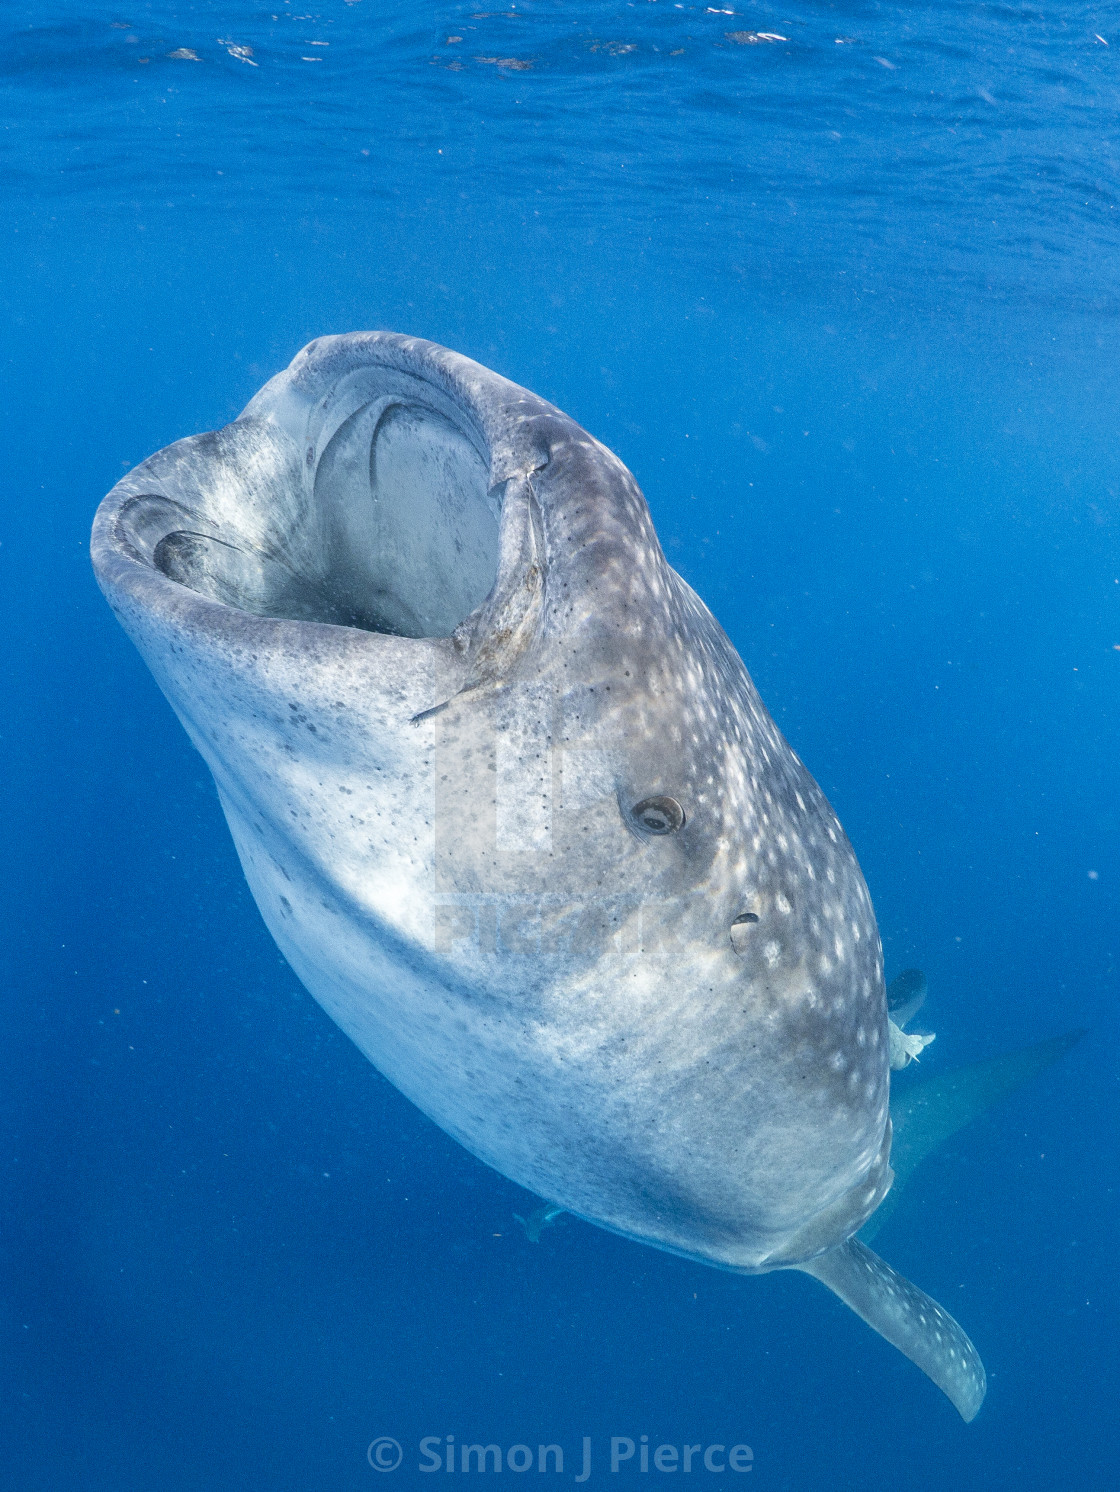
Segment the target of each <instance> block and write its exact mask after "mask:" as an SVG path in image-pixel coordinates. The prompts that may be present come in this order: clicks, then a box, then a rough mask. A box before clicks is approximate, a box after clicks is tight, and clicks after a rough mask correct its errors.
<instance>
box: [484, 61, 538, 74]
mask: <svg viewBox="0 0 1120 1492" xmlns="http://www.w3.org/2000/svg"><path fill="white" fill-rule="evenodd" d="M474 60H475V61H476V62H485V63H488V64H489V66H491V67H504V68H508V69H509V71H510V72H515V73H523V72H528V70H529V69H530V68H531V67H532V65H533V64H532V63H531V62H527V61H526V60H525V59H524V58H522V57H476V58H475V59H474Z"/></svg>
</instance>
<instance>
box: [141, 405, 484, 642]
mask: <svg viewBox="0 0 1120 1492" xmlns="http://www.w3.org/2000/svg"><path fill="white" fill-rule="evenodd" d="M310 454H311V456H312V461H311V465H312V468H313V470H314V477H313V479H312V483H311V490H310V491H306V490H304V489H303V488H302V479H301V478H300V477H299V476H298V475H297V473H296V472H295V470H294V469H293V470H292V471H291V472H290V474H289V475H288V476H287V477H286V479H285V480H286V483H287V484H288V485H292V484H294V485H295V487H296V489H298V490H293V491H292V492H290V493H287V492H286V493H285V494H284V495H283V500H280V501H277V500H273V501H272V502H271V503H270V507H269V515H268V519H269V521H268V523H267V531H266V532H262V531H261V526H260V523H259V520H258V519H257V516H256V515H255V513H254V511H253V498H252V495H251V494H249V493H246V494H245V498H244V500H243V501H244V506H243V507H241V506H232V507H231V505H230V504H229V503H228V501H227V502H225V503H224V504H223V510H222V512H221V515H220V516H221V521H220V530H221V535H222V536H221V538H218V537H217V536H216V535H215V534H214V533H212V532H211V533H209V534H207V533H204V532H198V531H194V530H193V529H192V530H187V529H186V528H185V527H184V528H182V529H178V530H177V531H176V532H174V533H169V534H167V535H166V536H165V537H164V538H163V539H162V540H161V541H160V542H159V544H158V545H157V546H156V550H155V552H154V553H153V560H154V562H155V564H156V565H157V567H158V568H159V569H160V570H162V571H163V573H164V574H165V575H167V576H168V577H169V578H170V579H172V580H176V581H178V582H179V583H180V584H181V585H186V586H189V587H190V588H191V589H192V590H195V591H198V592H199V593H200V594H202V595H204V596H208V597H210V599H212V600H215V601H221V602H223V603H224V604H225V605H227V606H235V607H237V608H239V609H240V610H242V611H247V612H251V613H253V614H255V615H257V616H274V617H286V618H288V619H291V620H296V621H317V622H329V623H333V624H335V625H336V626H344V627H357V628H361V629H363V630H365V631H368V632H384V633H389V634H391V635H393V636H397V637H415V638H421V637H449V636H451V634H452V633H453V632H454V631H455V628H456V627H457V626H458V625H459V623H460V622H462V621H463V620H464V619H465V618H466V617H468V616H469V615H470V614H471V613H472V612H473V611H475V610H476V608H477V607H478V606H480V605H481V604H482V602H483V601H484V600H485V599H486V597H487V595H489V593H490V591H491V590H492V589H493V586H494V583H495V580H496V578H497V572H498V520H499V511H498V503H497V499H496V497H495V496H493V495H491V493H490V492H489V473H488V471H487V467H486V464H485V462H484V461H483V460H482V459H481V457H480V456H479V454H478V451H477V450H476V448H475V446H474V444H473V443H472V442H471V441H470V440H469V439H468V438H467V436H466V435H465V434H464V432H463V431H462V430H460V429H458V428H457V427H456V426H455V425H454V424H453V423H452V422H451V421H450V420H449V419H448V418H446V417H445V416H444V415H442V414H439V413H437V412H436V411H435V410H433V409H430V408H428V407H426V406H424V405H421V404H419V403H402V402H391V403H389V404H388V405H386V402H385V401H384V400H383V399H381V400H376V401H372V402H370V403H367V404H365V405H363V406H362V407H361V408H359V409H358V410H356V411H355V412H354V413H353V414H351V415H350V416H349V417H348V418H347V419H346V420H345V421H343V423H342V424H341V425H340V426H339V428H338V429H337V430H335V431H334V433H333V434H332V435H331V437H330V439H329V440H328V441H327V442H326V444H325V446H324V447H323V449H322V450H321V451H320V452H318V455H317V459H315V452H314V448H312V450H311V452H310ZM199 516H200V518H204V517H205V518H209V517H210V515H208V514H207V515H204V514H200V515H199ZM217 516H218V515H217V514H215V515H214V517H217ZM207 527H210V522H209V521H202V522H199V524H198V528H199V529H204V528H207Z"/></svg>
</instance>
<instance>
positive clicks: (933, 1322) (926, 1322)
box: [796, 1238, 987, 1422]
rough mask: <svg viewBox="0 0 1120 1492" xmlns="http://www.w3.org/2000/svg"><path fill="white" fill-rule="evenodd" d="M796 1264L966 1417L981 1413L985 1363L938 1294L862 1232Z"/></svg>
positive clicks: (985, 1381) (984, 1385)
mask: <svg viewBox="0 0 1120 1492" xmlns="http://www.w3.org/2000/svg"><path fill="white" fill-rule="evenodd" d="M796 1268H798V1269H800V1270H803V1271H804V1272H805V1273H806V1274H811V1275H812V1276H813V1278H814V1279H818V1280H820V1282H821V1284H822V1285H827V1286H828V1288H829V1289H830V1290H831V1291H832V1292H833V1294H835V1295H838V1296H839V1297H840V1299H841V1300H842V1301H843V1302H844V1304H845V1305H847V1306H851V1308H852V1310H853V1311H855V1313H856V1315H857V1316H862V1317H863V1319H864V1320H865V1321H866V1322H867V1324H868V1326H870V1327H873V1328H874V1330H875V1331H877V1332H878V1333H879V1335H880V1336H881V1337H886V1339H887V1341H888V1342H890V1343H891V1345H892V1346H894V1347H897V1348H898V1350H899V1351H900V1352H904V1353H905V1354H906V1356H907V1357H908V1358H909V1359H910V1361H911V1362H913V1363H916V1364H917V1365H918V1367H919V1368H921V1370H922V1372H923V1373H925V1374H926V1376H927V1377H929V1378H932V1379H933V1381H934V1383H936V1384H937V1386H938V1388H939V1389H941V1391H942V1393H944V1394H945V1395H947V1397H948V1398H949V1399H950V1400H951V1401H952V1403H953V1404H954V1406H955V1407H956V1408H957V1410H958V1411H959V1412H960V1415H961V1418H962V1419H964V1420H965V1421H966V1422H967V1421H968V1420H971V1419H975V1417H976V1413H977V1410H978V1409H979V1408H980V1405H981V1404H982V1403H983V1401H984V1393H985V1390H986V1388H987V1376H986V1374H985V1372H984V1364H983V1363H982V1362H981V1361H980V1356H979V1354H978V1353H977V1351H976V1348H975V1347H974V1346H973V1345H972V1343H971V1342H970V1341H969V1340H968V1338H967V1337H966V1336H965V1334H964V1332H963V1331H962V1330H961V1328H960V1327H959V1326H958V1325H957V1323H956V1322H955V1321H954V1320H953V1318H952V1316H950V1315H949V1313H948V1311H943V1310H942V1309H941V1307H940V1306H939V1305H938V1304H937V1302H936V1301H935V1300H932V1299H931V1298H930V1297H929V1296H928V1295H926V1294H925V1293H924V1291H922V1290H919V1289H918V1287H917V1286H916V1285H912V1284H911V1283H910V1281H909V1280H907V1279H904V1278H903V1277H902V1275H900V1274H896V1273H895V1271H894V1270H893V1269H892V1268H891V1267H890V1265H889V1264H884V1263H883V1261H882V1259H880V1258H879V1256H878V1254H873V1253H872V1252H871V1250H870V1249H869V1248H867V1247H866V1246H865V1245H864V1244H862V1243H860V1242H859V1240H858V1239H856V1238H849V1239H848V1241H847V1243H842V1244H840V1246H839V1247H838V1248H833V1249H829V1250H828V1251H827V1252H826V1253H823V1254H818V1255H817V1257H816V1258H815V1259H809V1260H808V1261H807V1262H806V1263H804V1264H798V1265H797V1266H796Z"/></svg>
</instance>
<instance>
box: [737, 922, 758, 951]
mask: <svg viewBox="0 0 1120 1492" xmlns="http://www.w3.org/2000/svg"><path fill="white" fill-rule="evenodd" d="M757 921H758V913H757V912H740V913H739V915H738V917H736V918H735V921H734V922H733V923H732V924H731V946H732V948H734V950H735V952H736V953H745V952H746V951H747V943H748V941H749V937H750V931H751V929H752V928H753V927H754V925H755V923H756V922H757Z"/></svg>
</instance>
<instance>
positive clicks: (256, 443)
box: [92, 333, 983, 1417]
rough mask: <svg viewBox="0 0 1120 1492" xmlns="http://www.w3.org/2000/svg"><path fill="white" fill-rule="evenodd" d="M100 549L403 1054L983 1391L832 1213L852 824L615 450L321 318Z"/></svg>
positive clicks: (869, 1026)
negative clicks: (794, 742)
mask: <svg viewBox="0 0 1120 1492" xmlns="http://www.w3.org/2000/svg"><path fill="white" fill-rule="evenodd" d="M92 553H93V559H94V564H95V568H96V570H97V574H98V578H99V580H100V582H101V584H102V587H103V588H104V590H105V592H106V595H107V596H108V598H109V600H110V602H111V604H112V605H113V606H114V608H115V610H116V611H117V614H118V615H119V617H120V618H121V621H122V622H123V624H124V625H125V627H126V628H127V629H128V631H129V633H130V634H131V636H132V637H133V638H134V640H135V641H136V643H137V645H138V646H139V647H140V649H141V651H142V652H143V653H144V655H145V657H146V658H147V660H148V662H149V664H150V666H151V668H152V670H153V672H154V673H155V675H156V677H157V679H158V680H159V682H160V684H161V686H162V687H163V689H164V691H165V693H166V694H167V696H168V698H169V699H170V700H171V702H172V704H173V705H174V707H175V709H176V711H177V712H178V714H179V716H180V718H181V720H182V721H183V723H184V725H185V726H186V728H187V730H188V732H189V733H190V735H191V737H192V739H193V740H194V742H195V744H196V745H197V746H198V749H199V750H200V751H201V752H202V753H203V755H204V756H205V757H206V760H207V762H208V763H209V765H210V767H211V770H212V771H213V774H214V777H215V781H216V782H217V785H218V790H219V793H220V796H221V800H222V804H223V807H224V809H225V812H226V816H227V819H228V821H229V825H230V828H231V831H232V833H233V837H234V840H235V842H236V844H237V848H238V852H239V854H240V857H241V861H242V865H243V866H244V869H245V874H246V876H247V878H248V881H249V884H250V886H251V888H252V890H253V894H254V896H255V898H256V900H257V904H258V905H259V907H260V909H261V912H262V915H263V916H264V918H265V921H266V922H267V924H268V926H269V928H270V930H271V931H272V933H273V935H274V937H275V938H276V941H277V942H278V944H279V945H280V947H281V949H282V950H283V952H284V953H285V955H286V956H287V958H288V959H289V961H290V962H291V963H292V965H293V967H294V968H295V969H296V970H297V972H298V973H299V974H300V976H301V978H302V979H303V980H304V982H305V983H306V984H307V986H308V988H309V989H310V990H311V991H312V993H313V994H314V995H315V996H316V998H317V999H318V1000H319V1001H320V1002H321V1003H322V1004H323V1005H324V1007H325V1008H326V1009H327V1010H328V1011H329V1012H330V1014H331V1015H332V1016H333V1017H334V1019H335V1020H337V1021H338V1023H339V1024H340V1025H341V1026H342V1027H343V1029H345V1030H346V1031H347V1032H348V1033H349V1034H350V1035H351V1036H352V1038H353V1039H354V1041H355V1042H356V1043H357V1044H358V1046H359V1047H360V1048H361V1049H362V1050H363V1051H364V1052H365V1053H366V1054H367V1055H368V1056H369V1057H370V1059H371V1060H372V1061H374V1062H375V1063H376V1064H377V1065H378V1067H380V1068H381V1070H382V1071H383V1072H384V1073H385V1074H386V1075H387V1076H388V1077H389V1078H390V1079H391V1080H392V1081H393V1082H394V1083H396V1084H397V1086H398V1087H400V1088H401V1089H402V1091H403V1092H405V1093H406V1094H407V1095H408V1096H409V1097H410V1098H412V1099H413V1100H414V1101H415V1102H416V1103H417V1104H418V1105H419V1106H420V1107H421V1108H422V1109H423V1110H424V1111H425V1112H426V1113H428V1114H429V1115H431V1116H432V1118H434V1119H435V1120H436V1122H437V1123H439V1124H440V1125H442V1126H443V1127H444V1128H445V1129H446V1130H447V1131H448V1132H449V1133H451V1134H452V1135H454V1136H455V1137H456V1138H458V1139H459V1140H461V1141H462V1143H463V1144H465V1145H466V1146H467V1147H468V1148H470V1149H471V1150H472V1151H473V1152H474V1153H475V1154H477V1155H479V1156H480V1157H482V1158H483V1159H484V1160H486V1161H488V1162H489V1163H490V1164H492V1165H494V1166H495V1167H496V1168H497V1169H499V1170H500V1171H502V1172H503V1173H504V1174H506V1175H507V1176H510V1177H511V1178H513V1179H514V1180H515V1181H517V1182H519V1183H520V1184H522V1185H523V1186H525V1187H527V1188H529V1189H530V1190H532V1191H535V1192H537V1193H538V1194H539V1195H541V1196H544V1197H547V1198H549V1199H550V1200H551V1201H552V1202H553V1203H554V1204H555V1205H556V1206H558V1207H563V1208H565V1209H566V1210H568V1211H572V1212H575V1213H578V1214H579V1215H581V1216H583V1217H585V1218H588V1219H590V1220H591V1221H594V1222H596V1223H599V1224H601V1225H602V1226H604V1227H608V1228H611V1229H613V1230H615V1231H617V1232H621V1233H624V1234H626V1235H628V1236H630V1237H634V1238H637V1239H640V1240H642V1241H645V1242H649V1243H652V1244H655V1245H657V1246H659V1247H662V1248H666V1249H670V1250H672V1251H674V1252H677V1253H681V1254H685V1255H688V1256H689V1257H692V1258H697V1259H702V1260H704V1261H705V1262H708V1263H713V1264H717V1265H720V1266H723V1267H726V1268H733V1269H739V1270H745V1271H752V1272H757V1271H764V1270H768V1269H773V1268H782V1267H803V1268H806V1269H807V1270H809V1271H810V1272H812V1273H814V1274H816V1275H817V1276H818V1277H819V1278H822V1279H824V1280H825V1282H826V1283H828V1284H830V1286H831V1287H832V1288H833V1289H835V1290H836V1291H837V1293H839V1294H841V1295H843V1297H844V1298H845V1299H847V1300H849V1302H850V1303H852V1304H853V1305H854V1306H855V1308H856V1309H857V1310H859V1311H860V1312H861V1314H863V1315H864V1316H865V1317H866V1318H867V1319H868V1320H870V1321H871V1323H872V1324H873V1325H875V1326H876V1327H877V1329H879V1330H881V1331H883V1332H884V1334H885V1335H888V1336H889V1337H890V1339H891V1340H893V1341H896V1342H897V1343H898V1345H900V1346H902V1348H903V1350H904V1351H906V1352H908V1353H909V1354H910V1355H911V1356H912V1357H915V1359H916V1360H918V1361H920V1362H921V1365H922V1366H923V1367H924V1368H925V1369H926V1371H927V1372H929V1373H930V1374H931V1376H933V1377H934V1378H935V1379H936V1381H938V1382H939V1383H940V1384H941V1385H942V1387H944V1388H945V1389H946V1391H947V1392H948V1393H950V1395H951V1396H952V1397H953V1398H954V1402H956V1403H957V1404H958V1407H960V1408H961V1410H962V1413H965V1414H966V1417H968V1416H969V1412H970V1410H971V1412H973V1413H974V1412H975V1408H976V1407H978V1404H979V1398H978V1397H977V1395H978V1394H979V1395H981V1396H982V1371H983V1370H982V1369H981V1368H980V1366H979V1362H978V1359H976V1357H975V1353H974V1352H973V1351H972V1349H971V1346H970V1345H969V1344H968V1343H967V1338H965V1337H964V1336H963V1333H960V1331H959V1328H956V1327H955V1325H954V1327H953V1330H954V1332H955V1333H956V1335H955V1336H952V1334H951V1333H949V1332H948V1328H946V1327H944V1324H943V1322H944V1321H948V1320H949V1318H947V1317H943V1320H942V1319H941V1318H939V1324H938V1327H937V1332H934V1329H933V1328H930V1331H928V1332H927V1331H926V1330H925V1325H924V1323H925V1321H926V1320H927V1319H928V1320H932V1319H933V1316H932V1312H933V1311H936V1310H937V1308H936V1307H935V1306H934V1305H933V1303H932V1302H928V1301H927V1300H926V1297H924V1296H921V1293H920V1292H918V1291H915V1290H914V1288H913V1287H912V1286H909V1285H906V1284H905V1282H901V1285H905V1291H903V1290H902V1289H901V1285H899V1284H898V1283H897V1277H896V1276H893V1275H891V1274H890V1272H889V1271H887V1270H886V1266H882V1265H881V1264H880V1262H879V1261H878V1260H875V1256H874V1255H871V1254H869V1253H868V1252H867V1251H866V1250H862V1246H860V1245H855V1244H852V1243H849V1241H848V1240H849V1239H850V1238H851V1235H852V1234H853V1233H854V1232H855V1230H856V1229H857V1228H858V1227H859V1226H860V1225H861V1223H863V1222H864V1220H865V1219H866V1218H867V1217H868V1216H869V1214H870V1213H871V1212H872V1211H873V1210H874V1208H875V1207H876V1206H877V1205H878V1203H879V1201H880V1200H881V1199H882V1197H883V1195H884V1194H885V1192H886V1190H887V1188H888V1187H889V1185H890V1179H891V1172H890V1165H889V1150H890V1123H889V1118H888V1083H889V1067H888V1042H887V1017H886V1004H885V995H884V985H883V972H882V953H881V948H880V943H879V936H878V931H877V928H876V924H875V918H874V913H873V911H872V906H871V900H870V896H869V895H868V891H867V887H866V885H865V884H864V880H863V877H862V875H861V873H860V870H859V866H858V864H857V862H856V858H855V855H854V852H853V850H852V847H851V845H850V844H849V842H848V840H847V838H846V836H845V835H844V833H843V830H842V829H841V827H840V825H839V823H838V822H837V820H836V817H835V815H834V814H833V812H832V809H831V808H830V806H829V805H828V803H827V802H826V800H825V798H824V796H823V794H822V793H821V792H820V789H819V788H818V787H817V785H816V783H815V782H814V781H813V779H812V777H811V776H810V775H809V773H808V772H807V770H806V769H805V767H804V766H803V765H802V763H801V762H800V761H799V760H798V758H797V757H796V755H795V754H794V753H793V751H792V750H791V749H790V747H789V745H788V744H787V743H786V741H785V740H784V739H783V737H782V736H781V734H780V732H779V731H778V729H777V727H776V726H775V724H774V722H773V720H772V719H771V718H770V716H769V714H768V712H767V711H766V709H765V707H764V705H763V704H762V702H761V700H760V699H759V697H758V694H757V692H756V690H755V688H754V686H753V684H752V682H751V680H750V678H749V677H748V675H747V673H746V670H745V669H744V667H743V665H742V663H741V661H740V659H739V657H738V655H737V653H736V652H735V650H734V648H733V647H732V645H731V643H730V642H729V641H728V639H727V637H726V636H725V634H724V633H723V631H722V630H721V629H720V627H719V625H718V624H717V623H716V621H715V619H714V618H713V617H712V615H711V613H710V612H709V611H708V609H707V607H706V606H705V605H704V604H703V602H702V601H701V600H700V599H699V598H698V597H697V596H696V594H695V593H694V592H693V591H692V590H691V589H690V588H689V586H688V585H687V584H686V583H685V582H684V581H683V580H682V579H681V578H680V577H679V576H678V575H676V573H675V572H674V571H673V570H672V569H671V567H670V566H669V565H668V563H667V562H666V560H665V556H664V554H663V553H662V551H661V547H660V545H659V544H658V541H657V537H656V534H655V532H654V529H653V525H652V522H651V519H650V515H649V511H648V508H647V507H646V504H645V501H644V499H643V497H642V495H641V493H640V491H639V490H638V487H637V485H636V483H635V482H634V479H633V477H632V476H631V475H630V473H629V472H628V471H627V470H626V469H625V467H623V466H622V464H621V463H620V462H619V461H618V460H617V458H616V457H614V456H613V455H612V454H611V453H610V452H609V451H607V450H606V449H605V448H604V447H603V446H601V445H600V444H599V443H598V442H597V441H595V440H594V439H593V438H592V437H591V436H589V435H588V434H587V433H586V432H585V431H583V430H582V429H580V427H579V426H577V425H576V424H574V422H573V421H571V420H570V419H568V418H567V417H566V416H564V415H563V414H561V413H560V412H559V411H558V410H556V409H554V408H553V407H552V406H551V405H548V404H547V403H545V402H544V401H543V400H540V399H538V398H536V397H535V396H534V395H532V394H529V393H528V392H527V391H525V390H524V389H520V388H518V387H516V386H515V385H513V384H511V383H508V382H507V381H506V380H504V379H502V378H499V377H498V376H497V375H496V374H493V373H490V372H488V371H487V370H486V369H483V368H481V367H479V366H478V365H477V364H474V363H471V362H469V361H468V360H467V359H465V358H461V357H458V356H457V355H456V354H454V353H451V352H448V351H446V350H445V349H442V348H437V347H434V346H432V344H430V343H425V342H420V341H417V340H414V339H408V338H403V337H396V336H392V335H389V334H384V333H378V334H364V335H355V336H348V337H328V338H323V339H321V340H320V341H319V342H316V343H312V344H311V346H310V347H308V348H307V349H305V351H304V352H303V353H301V354H300V356H299V357H297V358H296V360H295V362H294V363H293V364H292V366H291V368H290V369H288V370H287V371H285V372H284V373H282V374H279V375H278V376H277V377H276V378H274V379H273V380H272V381H271V383H269V384H268V385H267V386H266V387H265V388H264V389H263V390H262V391H261V393H260V394H259V395H258V396H257V397H256V398H255V399H254V400H253V401H252V403H251V404H250V405H249V406H248V408H247V409H246V411H245V412H244V414H243V415H242V416H241V418H240V419H238V420H237V421H235V422H234V423H233V424H232V425H230V426H228V427H226V429H224V430H221V431H218V432H215V433H213V434H209V435H203V436H197V437H194V438H193V439H190V440H185V441H181V442H179V443H178V444H177V445H175V446H172V447H169V448H168V449H167V450H166V451H163V452H160V453H159V454H158V455H156V456H154V457H152V458H151V459H150V460H149V461H147V462H145V463H144V464H143V465H142V466H140V467H138V468H137V469H136V470H135V471H134V472H132V473H130V474H129V475H128V476H127V477H126V478H125V479H124V481H123V482H121V483H120V484H118V486H117V487H116V488H115V489H114V490H113V492H112V493H110V495H109V496H108V497H107V498H106V499H105V502H104V503H103V504H102V507H101V509H100V510H99V513H98V518H97V522H96V524H95V528H94V538H93V544H92ZM857 1249H859V1250H861V1252H860V1253H859V1254H858V1256H857V1254H856V1253H855V1250H857ZM868 1260H872V1261H874V1263H873V1264H870V1265H869V1264H868V1262H867V1261H868ZM876 1269H878V1270H879V1271H880V1272H879V1273H878V1274H876ZM906 1292H909V1294H908V1295H907V1294H906ZM922 1302H925V1306H924V1307H923V1305H922ZM926 1307H928V1312H929V1314H928V1315H926V1314H924V1311H925V1308H926ZM942 1316H943V1313H942ZM937 1333H940V1334H939V1335H938V1334H937ZM950 1337H951V1347H950ZM927 1338H928V1340H927ZM966 1349H967V1350H966Z"/></svg>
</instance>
